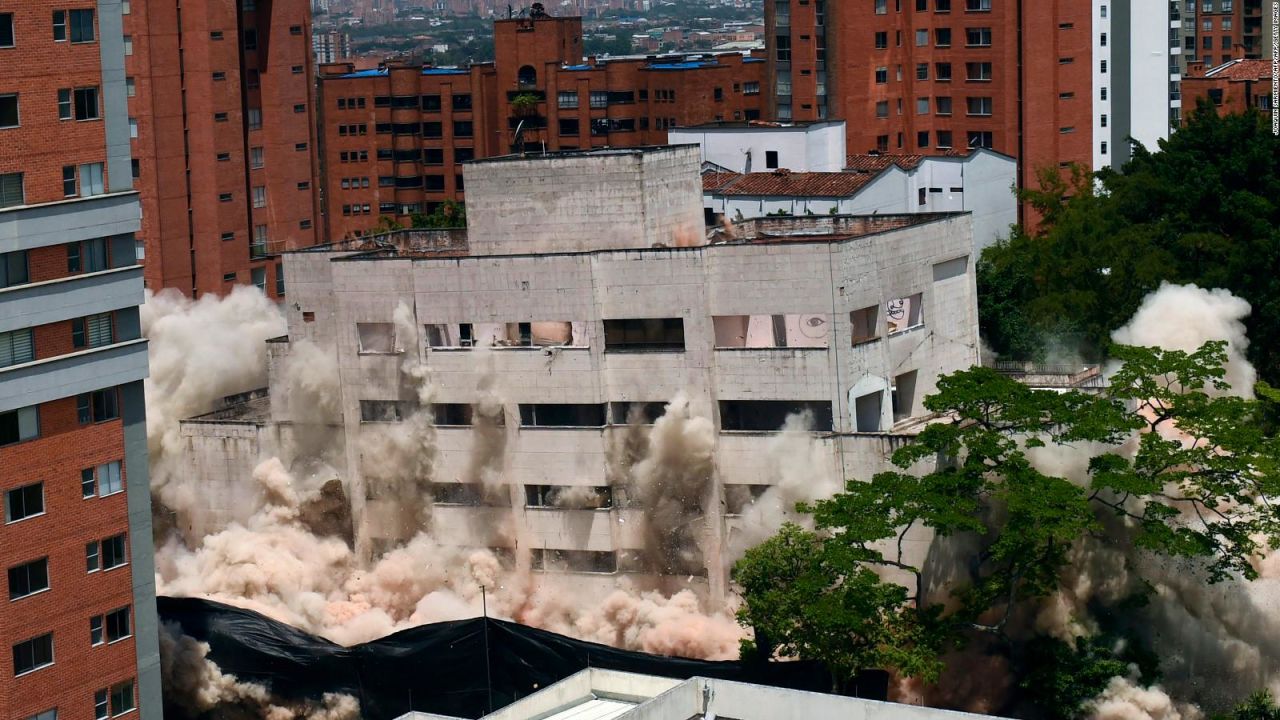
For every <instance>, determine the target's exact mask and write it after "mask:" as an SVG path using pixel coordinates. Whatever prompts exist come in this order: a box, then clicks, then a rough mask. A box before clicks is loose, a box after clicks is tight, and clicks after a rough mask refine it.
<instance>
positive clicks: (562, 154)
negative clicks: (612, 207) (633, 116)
mask: <svg viewBox="0 0 1280 720" xmlns="http://www.w3.org/2000/svg"><path fill="white" fill-rule="evenodd" d="M696 147H698V146H697V145H693V144H685V145H638V146H636V147H628V148H611V147H604V148H593V149H591V150H556V151H550V152H530V153H517V154H513V155H498V156H496V157H487V158H479V159H476V160H468V161H466V162H465V163H464V164H465V165H487V164H490V163H500V162H517V161H521V160H524V161H538V160H556V159H565V158H593V157H610V156H619V157H621V156H627V155H636V156H640V155H654V154H657V153H662V152H670V151H672V150H677V149H680V148H696Z"/></svg>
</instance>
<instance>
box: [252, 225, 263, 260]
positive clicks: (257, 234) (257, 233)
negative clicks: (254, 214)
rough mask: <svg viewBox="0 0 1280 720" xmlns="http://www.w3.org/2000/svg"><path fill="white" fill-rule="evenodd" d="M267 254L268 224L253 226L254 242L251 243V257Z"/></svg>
mask: <svg viewBox="0 0 1280 720" xmlns="http://www.w3.org/2000/svg"><path fill="white" fill-rule="evenodd" d="M266 254H267V226H266V225H254V226H253V242H251V243H249V257H253V258H260V257H264V256H266Z"/></svg>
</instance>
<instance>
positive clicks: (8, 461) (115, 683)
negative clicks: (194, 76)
mask: <svg viewBox="0 0 1280 720" xmlns="http://www.w3.org/2000/svg"><path fill="white" fill-rule="evenodd" d="M138 4H140V3H136V2H135V3H134V5H135V6H136V5H138ZM121 23H122V4H121V3H120V2H105V1H96V2H95V1H94V0H60V1H58V2H54V1H52V0H21V1H20V2H19V1H18V0H3V1H0V67H2V68H4V73H3V74H0V566H2V567H3V570H4V575H3V582H4V592H5V593H6V596H5V597H3V598H0V715H3V717H4V718H5V720H9V719H10V718H12V719H14V720H30V719H38V720H101V719H103V718H115V717H121V716H129V717H142V718H159V717H160V712H161V709H160V674H159V651H158V648H157V638H156V630H157V628H156V609H155V587H154V576H155V575H154V570H153V563H152V554H151V518H150V492H149V487H148V486H149V482H148V479H147V440H146V420H145V413H144V405H143V392H142V379H143V378H144V377H145V376H146V373H147V346H146V341H145V340H143V339H142V338H141V327H140V323H139V317H138V305H139V304H140V303H141V302H142V289H143V278H142V275H143V270H142V267H141V266H140V265H139V264H138V259H137V256H136V249H137V245H138V240H137V237H136V233H137V232H138V230H139V204H138V193H137V192H136V191H135V190H134V189H133V177H132V173H131V169H130V156H129V147H130V122H129V117H128V115H127V111H126V102H127V93H128V91H127V86H126V81H125V72H124V65H125V53H126V52H127V42H126V39H125V36H124V33H123V31H122V28H121Z"/></svg>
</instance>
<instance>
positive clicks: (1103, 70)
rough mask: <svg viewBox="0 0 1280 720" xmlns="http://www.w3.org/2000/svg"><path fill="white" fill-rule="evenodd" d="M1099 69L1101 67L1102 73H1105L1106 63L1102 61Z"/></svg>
mask: <svg viewBox="0 0 1280 720" xmlns="http://www.w3.org/2000/svg"><path fill="white" fill-rule="evenodd" d="M1100 67H1101V70H1102V72H1104V73H1105V72H1106V71H1107V61H1106V60H1103V61H1102V63H1101V65H1100Z"/></svg>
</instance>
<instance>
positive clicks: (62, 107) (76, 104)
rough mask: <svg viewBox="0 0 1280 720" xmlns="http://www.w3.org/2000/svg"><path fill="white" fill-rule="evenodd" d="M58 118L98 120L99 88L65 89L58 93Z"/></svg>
mask: <svg viewBox="0 0 1280 720" xmlns="http://www.w3.org/2000/svg"><path fill="white" fill-rule="evenodd" d="M58 118H59V119H60V120H97V119H98V118H99V113H98V88H97V87H96V86H95V87H84V88H75V89H74V90H72V89H70V88H63V89H61V90H59V91H58Z"/></svg>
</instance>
